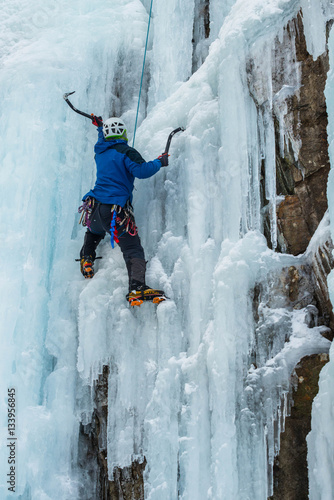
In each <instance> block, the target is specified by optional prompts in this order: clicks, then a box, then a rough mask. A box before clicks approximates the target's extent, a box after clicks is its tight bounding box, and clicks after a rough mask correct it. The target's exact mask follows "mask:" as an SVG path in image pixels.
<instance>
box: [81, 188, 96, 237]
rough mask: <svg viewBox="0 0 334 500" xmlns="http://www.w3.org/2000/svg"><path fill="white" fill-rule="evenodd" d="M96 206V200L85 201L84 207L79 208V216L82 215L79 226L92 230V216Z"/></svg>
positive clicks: (88, 199) (87, 199)
mask: <svg viewBox="0 0 334 500" xmlns="http://www.w3.org/2000/svg"><path fill="white" fill-rule="evenodd" d="M94 206H95V198H90V197H89V196H88V198H86V199H85V201H84V202H83V204H82V205H80V207H79V208H78V212H79V214H81V217H80V220H79V224H82V225H83V226H84V227H88V229H89V228H90V216H91V214H92V211H93V208H94Z"/></svg>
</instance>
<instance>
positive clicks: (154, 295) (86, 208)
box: [79, 115, 168, 305]
mask: <svg viewBox="0 0 334 500" xmlns="http://www.w3.org/2000/svg"><path fill="white" fill-rule="evenodd" d="M92 121H93V125H95V126H97V130H98V141H97V143H96V144H95V148H94V150H95V162H96V169H97V174H96V183H95V186H94V188H93V189H92V190H91V191H89V192H88V193H87V194H85V196H84V197H83V202H84V203H83V205H82V206H81V207H80V209H79V210H80V211H82V212H83V215H84V217H82V218H83V225H84V226H87V231H86V233H85V239H84V244H83V246H82V248H81V251H80V269H81V272H82V274H83V276H84V277H85V278H93V276H94V260H95V258H96V248H97V246H98V244H99V243H100V241H101V240H102V239H103V238H104V237H105V234H106V232H108V233H110V234H111V245H112V247H113V246H114V241H116V243H118V245H119V247H120V249H121V251H122V254H123V257H124V260H125V264H126V267H127V270H128V275H129V293H128V294H127V295H126V298H127V300H128V301H129V302H130V303H131V304H132V305H140V304H141V303H142V301H143V300H153V299H154V301H155V302H159V297H162V296H163V295H164V292H163V291H162V290H155V289H152V288H150V287H149V286H147V285H146V281H145V271H146V261H145V254H144V250H143V247H142V245H141V242H140V238H139V235H138V231H137V227H136V224H135V219H134V214H133V207H132V205H131V202H132V191H133V187H134V180H135V177H137V178H139V179H146V178H148V177H151V176H152V175H154V174H156V173H157V172H158V171H159V170H160V168H161V167H167V165H168V154H167V153H163V154H162V155H161V156H159V157H158V158H156V159H155V160H153V161H149V162H145V160H144V159H143V158H142V157H141V155H140V154H139V153H138V151H136V150H135V149H133V148H131V147H130V146H129V145H128V138H127V133H126V127H125V124H124V123H123V121H122V120H120V119H119V118H115V117H113V118H109V119H108V120H106V121H105V122H104V123H103V121H102V118H101V117H96V116H94V115H93V116H92Z"/></svg>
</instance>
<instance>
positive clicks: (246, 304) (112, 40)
mask: <svg viewBox="0 0 334 500" xmlns="http://www.w3.org/2000/svg"><path fill="white" fill-rule="evenodd" d="M149 3H150V2H149V1H148V0H146V1H145V2H144V1H143V2H141V1H139V0H119V1H118V2H102V1H101V0H96V1H95V2H94V3H92V2H89V1H88V0H81V1H79V0H72V1H71V2H64V1H60V2H54V1H52V0H50V2H49V3H47V4H45V3H42V2H39V1H37V0H29V1H27V0H23V2H22V1H20V2H18V1H17V0H12V1H11V2H10V3H6V4H5V3H4V4H3V6H2V13H3V16H2V20H1V33H2V35H1V42H0V57H1V74H0V93H1V94H0V98H1V100H0V102H1V103H2V106H1V115H2V116H1V121H0V129H1V137H2V147H1V150H0V156H1V165H2V176H1V185H2V197H1V204H2V214H3V215H2V225H1V240H2V242H3V243H4V248H5V252H4V255H3V257H4V261H5V262H4V266H3V268H2V290H3V291H4V295H3V297H2V300H1V303H0V308H1V362H0V367H1V376H0V384H1V389H0V390H1V392H0V394H1V413H0V415H1V434H0V439H1V443H2V446H1V451H0V471H1V478H0V479H1V481H0V491H1V498H7V495H8V498H13V495H12V494H11V493H10V492H8V490H7V487H8V485H7V484H6V474H7V472H8V463H7V458H8V449H6V448H5V447H4V446H3V444H4V443H6V442H7V437H8V421H7V390H8V388H9V387H15V389H16V394H17V417H16V426H17V428H16V432H17V438H18V448H17V477H16V495H17V498H20V499H22V500H29V499H33V500H47V499H48V500H53V499H54V500H56V499H59V498H62V499H64V500H65V499H73V498H80V499H84V498H86V497H85V493H84V492H83V491H84V488H85V491H86V496H87V498H92V492H93V491H94V485H88V484H87V482H85V481H86V480H84V478H83V474H82V471H81V470H80V469H79V468H78V467H77V466H76V463H77V453H78V436H79V423H80V421H82V422H83V423H87V422H89V421H90V418H91V414H92V410H93V400H92V397H93V396H92V393H91V389H90V388H91V386H92V383H93V381H94V380H96V379H97V377H98V374H100V373H101V371H102V367H103V365H104V364H108V365H109V367H110V375H109V411H108V429H107V442H108V466H109V470H110V471H112V470H113V467H114V466H116V465H117V466H126V465H129V463H131V460H133V459H134V458H139V459H142V458H143V457H144V456H145V457H146V459H147V462H148V467H147V469H146V472H145V490H146V496H147V498H148V499H150V500H163V499H166V500H167V499H173V500H174V499H176V498H180V499H184V500H185V499H192V500H196V499H198V500H203V499H205V498H207V499H213V500H220V499H226V500H231V499H237V498H238V499H246V498H252V500H263V499H265V498H267V496H269V495H270V494H271V492H272V471H271V464H272V461H273V457H274V455H275V453H277V451H278V449H279V433H280V429H281V428H282V426H283V425H284V423H283V422H284V414H285V413H286V412H287V410H288V408H287V405H286V402H287V395H288V393H289V391H290V389H291V388H290V382H289V381H290V376H291V373H292V372H293V370H294V367H295V365H296V364H297V362H298V361H299V359H301V358H302V357H303V356H305V355H307V354H310V353H316V352H326V351H328V350H329V341H327V340H326V339H325V338H324V337H322V335H321V327H314V328H309V327H308V326H307V325H306V324H305V322H304V319H305V315H306V314H307V311H305V310H300V311H293V310H289V309H286V308H285V307H284V304H283V305H282V301H283V299H282V298H281V297H280V296H279V295H277V297H276V298H275V300H269V298H268V297H269V296H270V283H271V282H272V280H273V277H274V276H275V275H276V274H277V273H279V272H280V271H281V270H282V269H283V268H286V267H288V266H291V265H295V264H297V263H300V262H302V259H304V258H305V256H300V257H293V256H291V255H284V254H279V253H277V252H275V251H274V250H271V249H269V248H268V246H267V241H266V239H265V238H264V236H263V234H262V232H263V220H262V212H261V197H260V166H261V162H262V161H264V164H265V172H266V186H265V196H266V199H267V201H268V210H269V213H270V219H271V244H272V247H273V249H275V247H276V244H277V241H276V217H275V212H276V203H277V200H276V184H275V179H276V174H275V141H274V126H273V120H272V109H273V107H274V106H276V108H277V109H279V110H280V111H281V113H282V114H284V99H283V97H284V94H285V93H286V92H289V85H290V86H291V85H292V86H294V87H298V85H299V80H298V78H299V77H298V68H296V67H294V66H293V63H291V67H289V68H288V69H287V75H288V77H287V81H286V84H285V86H283V87H282V89H273V88H272V86H271V72H272V68H273V66H274V64H275V61H274V60H273V58H272V52H271V50H270V46H271V44H272V43H273V41H274V40H275V39H276V37H281V36H282V33H283V28H284V26H285V25H286V23H287V22H288V21H289V20H290V19H292V18H293V17H294V16H295V15H296V14H297V13H298V11H299V10H300V8H303V13H304V27H305V33H306V38H307V46H308V50H309V51H310V53H311V54H312V55H313V56H314V58H316V57H318V55H319V54H321V53H322V52H324V50H325V44H326V37H325V28H326V21H327V20H328V19H329V18H330V16H331V14H332V13H331V11H330V8H331V4H330V2H329V1H326V0H322V1H321V2H319V0H252V1H249V0H237V1H235V2H233V1H232V0H226V1H223V0H211V1H210V19H211V31H210V36H209V38H208V39H207V40H205V39H204V33H203V30H202V28H201V29H200V28H199V24H197V25H196V26H197V28H196V30H195V44H196V47H197V51H196V52H195V53H194V52H193V43H192V37H193V27H194V22H195V21H194V18H196V20H197V21H198V15H199V12H200V11H201V9H200V7H201V6H202V4H203V2H200V1H199V0H182V1H180V0H170V1H168V2H160V1H159V0H157V1H156V2H155V3H154V9H153V18H152V33H151V36H150V40H149V54H148V62H147V73H146V79H145V81H144V95H143V99H142V103H141V107H140V127H139V129H138V131H137V136H136V144H135V146H136V148H137V149H138V150H139V151H140V152H141V153H142V154H143V156H144V157H145V158H147V159H153V158H154V157H157V156H158V155H159V154H160V153H161V152H162V151H163V149H164V145H165V140H166V137H167V135H168V133H169V132H170V131H171V130H172V129H173V128H175V127H178V126H183V127H185V128H186V131H185V132H184V133H182V134H180V135H178V136H176V137H175V139H174V140H173V144H172V148H171V151H170V153H171V158H170V167H169V168H168V169H165V170H164V171H161V172H160V173H159V174H158V175H157V176H155V177H154V178H152V179H150V180H145V181H138V182H137V191H136V192H135V199H134V204H135V210H136V220H137V223H138V226H139V228H140V235H141V238H142V241H143V246H144V248H145V250H146V257H147V258H148V260H149V265H148V276H147V281H148V283H149V284H151V285H152V286H155V287H158V288H163V289H164V290H165V292H166V294H167V295H168V296H169V297H170V298H171V300H170V301H168V302H164V303H162V304H160V305H159V306H158V308H155V307H151V305H146V306H143V307H142V308H141V309H138V310H135V311H134V310H130V309H129V308H128V307H127V304H126V302H125V299H124V296H125V293H126V285H127V276H126V271H125V266H124V264H123V261H122V256H121V254H120V251H119V249H115V250H112V249H111V248H110V245H109V243H108V238H106V240H105V243H104V244H103V245H101V248H100V252H101V255H102V256H103V260H102V261H100V262H99V264H98V265H97V273H96V275H95V277H94V279H93V280H92V281H90V282H88V283H87V282H84V280H83V279H82V277H81V275H80V273H79V270H78V264H77V263H76V262H75V261H74V259H75V258H76V257H77V256H78V254H79V250H80V247H81V243H82V239H83V230H82V229H80V228H79V226H78V218H79V217H78V215H77V214H76V209H77V207H78V205H79V204H80V199H81V196H82V194H83V193H85V192H87V191H88V189H89V188H90V187H91V186H92V183H93V181H94V175H95V173H94V161H93V145H94V142H95V140H96V132H95V130H94V127H92V126H91V124H90V123H89V121H88V120H85V119H83V118H82V117H80V116H78V115H75V114H74V113H73V112H72V111H71V110H70V109H69V108H68V107H67V106H66V104H65V103H64V101H63V100H62V94H63V93H64V92H69V91H72V90H76V94H75V98H73V100H75V103H76V104H77V105H78V107H80V108H83V109H85V110H87V111H88V112H94V113H96V114H101V115H102V116H103V117H107V116H108V115H109V113H110V112H111V111H113V112H115V114H118V115H122V118H123V119H124V121H125V122H126V123H127V124H128V129H129V132H130V134H131V133H133V126H134V121H135V111H136V105H137V96H138V90H139V81H140V74H141V63H142V57H143V51H144V45H145V37H146V28H147V22H148V9H149ZM196 16H197V17H196ZM197 21H196V22H197ZM209 45H210V46H209ZM167 49H168V50H167ZM333 50H334V46H333V37H331V41H330V51H331V54H332V51H333ZM250 60H253V61H254V63H255V64H256V65H257V68H258V74H259V75H260V77H261V78H260V80H261V85H259V86H258V87H257V88H256V89H255V90H254V89H253V90H254V92H255V94H256V99H257V100H258V102H261V107H260V108H259V107H257V106H256V103H255V100H254V95H255V94H254V93H253V94H252V95H251V93H250V86H249V82H248V81H247V64H248V63H249V61H250ZM148 75H149V76H148ZM260 80H257V81H260ZM291 82H292V83H291ZM331 85H332V80H330V83H329V86H328V102H329V105H330V106H332V98H331V97H330V94H331V93H332V90H331ZM79 103H80V104H79ZM259 109H261V111H259ZM332 114H333V113H332V111H331V112H330V119H331V118H332ZM332 120H333V119H332ZM332 127H333V125H332V122H330V130H331V128H332ZM288 134H289V130H283V129H282V133H281V135H282V141H284V140H285V139H284V137H285V136H286V135H288ZM331 140H332V139H331ZM295 148H298V144H295ZM332 181H333V179H332V177H331V178H330V184H329V186H332V183H333V182H332ZM329 203H330V213H331V212H332V211H333V210H334V209H333V206H334V204H333V200H332V196H331V194H330V192H329ZM332 219H333V217H332ZM326 227H327V226H326ZM259 283H260V284H261V287H262V288H261V289H262V295H261V297H262V298H263V302H262V303H261V306H260V308H259V311H260V314H261V320H260V322H259V325H258V329H257V330H255V322H254V316H253V310H252V296H251V291H252V290H254V287H255V286H256V285H257V284H259ZM330 287H331V289H332V294H333V293H334V289H333V276H331V279H330ZM269 331H274V332H275V335H274V338H273V339H272V344H271V345H270V348H268V342H267V334H266V332H267V333H268V332H269ZM254 356H255V357H256V360H257V362H256V365H255V364H254ZM332 364H333V362H332V361H331V362H330V364H329V365H328V366H327V368H326V371H324V373H323V374H322V378H321V383H320V393H319V396H318V399H317V403H316V407H315V412H314V416H313V421H314V424H313V425H314V428H313V431H312V433H311V435H310V439H309V443H311V444H312V449H311V451H310V463H311V464H312V470H313V471H315V472H314V478H313V476H312V474H311V486H312V487H311V492H312V498H314V499H316V498H317V499H318V498H319V499H327V498H330V497H329V496H328V495H329V493H328V492H332V491H333V489H334V488H333V486H331V483H330V480H328V481H327V486H326V487H325V486H324V485H322V486H321V485H320V484H319V483H318V482H317V481H318V480H317V479H316V478H319V477H322V475H323V476H324V478H326V477H328V476H329V475H330V472H328V471H327V469H326V467H327V465H328V467H331V465H332V460H333V459H332V458H329V459H328V463H327V465H325V464H323V462H322V461H321V453H322V452H323V451H324V450H326V452H328V456H329V457H332V456H333V446H334V436H333V433H332V432H331V430H330V429H329V431H328V433H327V435H326V437H323V439H322V441H319V435H321V433H322V430H323V429H325V423H324V422H323V419H324V418H325V419H326V418H327V424H328V419H330V416H332V413H331V412H332V411H333V410H332V407H333V398H332V396H333V390H332V388H331V386H332V385H333V384H331V380H332V378H333V375H332V372H333V367H332ZM326 428H327V427H326ZM317 446H319V447H320V448H319V449H317ZM319 469H320V470H321V472H319ZM330 470H333V467H331V468H330ZM268 478H269V479H268ZM322 483H325V480H324V481H322ZM329 483H330V484H329ZM323 488H327V489H323Z"/></svg>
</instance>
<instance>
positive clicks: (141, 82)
mask: <svg viewBox="0 0 334 500" xmlns="http://www.w3.org/2000/svg"><path fill="white" fill-rule="evenodd" d="M152 5H153V0H151V7H150V15H149V18H148V26H147V34H146V43H145V51H144V60H143V69H142V72H141V80H140V88H139V97H138V105H137V114H136V121H135V129H134V132H133V140H132V147H134V145H135V137H136V129H137V120H138V113H139V105H140V96H141V89H142V86H143V78H144V68H145V59H146V52H147V42H148V35H149V32H150V24H151V14H152Z"/></svg>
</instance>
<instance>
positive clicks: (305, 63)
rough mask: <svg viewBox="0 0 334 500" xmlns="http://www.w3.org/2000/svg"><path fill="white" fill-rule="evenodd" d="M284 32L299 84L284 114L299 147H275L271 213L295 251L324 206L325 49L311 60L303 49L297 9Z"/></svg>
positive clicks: (286, 243)
mask: <svg viewBox="0 0 334 500" xmlns="http://www.w3.org/2000/svg"><path fill="white" fill-rule="evenodd" d="M286 37H290V38H291V37H293V39H294V40H295V51H296V52H295V53H296V64H298V63H300V73H301V81H300V84H301V87H300V89H298V95H297V94H295V95H293V96H292V97H291V98H290V99H289V100H288V102H287V104H288V113H287V115H286V117H285V120H287V121H290V122H291V123H292V124H293V131H294V134H295V138H296V140H299V143H300V149H299V155H298V158H297V159H295V158H294V155H293V153H292V145H291V142H290V143H289V145H288V146H285V149H284V156H283V157H282V155H281V154H280V151H279V150H278V149H277V162H276V171H277V194H279V195H285V200H284V201H283V202H282V203H281V204H280V206H279V209H278V214H277V216H278V226H279V229H280V232H281V236H282V240H283V241H284V246H285V248H283V249H284V250H285V251H287V252H288V253H292V254H293V255H298V254H300V253H303V252H304V251H305V250H306V248H307V245H308V243H309V241H310V239H311V237H312V235H313V234H314V232H315V230H316V229H317V227H318V225H319V223H320V221H321V219H322V218H323V216H324V214H325V212H326V210H327V196H326V188H327V178H328V173H329V168H330V166H329V157H328V142H327V130H326V128H327V112H326V102H325V96H324V89H325V84H326V77H327V71H328V68H329V66H328V54H327V53H324V54H323V55H322V56H320V57H319V58H318V59H317V60H316V61H314V60H313V58H312V56H311V55H310V54H309V53H308V52H307V49H306V42H305V37H304V32H303V22H302V15H301V14H300V15H298V17H297V19H295V20H293V21H292V22H291V23H289V25H288V27H287V29H286ZM283 44H284V41H283V43H282V44H280V43H277V47H276V50H277V51H279V50H280V48H281V50H282V52H283V53H284V50H283V49H284V46H283ZM280 46H281V47H280ZM276 84H277V82H276ZM276 142H277V144H278V141H276Z"/></svg>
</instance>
